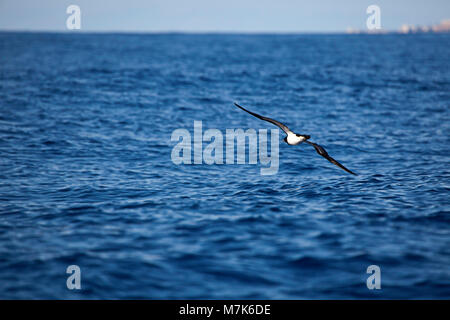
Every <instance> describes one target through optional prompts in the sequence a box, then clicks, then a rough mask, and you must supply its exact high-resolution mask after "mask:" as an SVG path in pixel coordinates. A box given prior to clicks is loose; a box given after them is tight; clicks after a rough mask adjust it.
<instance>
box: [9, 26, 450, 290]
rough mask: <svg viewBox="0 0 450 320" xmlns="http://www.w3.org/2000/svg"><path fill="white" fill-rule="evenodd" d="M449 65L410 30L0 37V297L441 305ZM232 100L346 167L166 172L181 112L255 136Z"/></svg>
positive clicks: (448, 221)
mask: <svg viewBox="0 0 450 320" xmlns="http://www.w3.org/2000/svg"><path fill="white" fill-rule="evenodd" d="M449 56H450V36H449V35H430V34H425V35H351V36H347V35H225V34H224V35H217V34H210V35H184V34H160V35H145V34H141V35H133V34H76V33H74V34H50V33H49V34H45V33H42V34H39V33H0V155H1V157H0V298H4V299H5V298H6V299H23V298H27V299H28V298H30V299H42V298H50V299H79V298H85V299H99V298H110V299H122V298H137V299H144V298H149V299H181V298H190V299H197V298H207V299H218V298H224V299H228V298H241V299H265V298H269V299H272V298H277V299H304V298H307V299H329V298H337V299H347V298H349V299H392V298H396V299H398V298H406V299H417V298H425V299H428V298H439V299H449V298H450V268H449V264H450V228H449V226H450V218H449V213H450V201H449V189H450V184H449V177H450V166H449V164H450V150H449V143H450V124H449V120H450V108H449V107H450V105H449V101H450V99H449V98H450V96H449V92H450V69H449V66H450V60H449ZM234 101H237V102H239V103H241V104H242V105H244V106H246V107H247V108H249V109H250V110H252V111H255V112H258V113H260V114H263V115H266V116H269V117H273V118H275V119H278V120H279V121H282V122H284V123H286V124H287V125H288V126H289V127H290V128H292V129H293V130H295V131H297V132H300V133H304V134H309V135H311V136H312V138H311V140H312V141H315V142H317V143H319V144H321V145H322V146H324V147H325V148H326V149H327V151H328V152H329V154H330V155H331V156H333V157H335V158H336V159H337V160H339V161H341V162H342V163H343V164H344V165H345V166H347V167H348V168H349V169H351V170H353V171H355V172H357V173H358V174H359V175H358V176H356V177H354V176H351V175H349V174H347V173H346V172H344V171H342V170H341V169H339V168H338V167H336V166H334V165H332V164H330V163H329V162H328V161H326V160H325V159H323V158H321V157H320V156H319V155H317V154H316V153H315V151H314V149H313V148H312V147H311V146H308V145H305V144H302V145H299V146H295V147H292V146H288V145H286V144H284V143H281V144H280V165H279V171H278V173H277V174H276V175H272V176H263V175H261V174H260V168H261V165H260V164H257V165H236V164H235V165H206V164H200V165H194V164H193V165H175V164H174V163H173V162H172V160H171V152H172V148H173V147H174V145H175V144H176V143H174V142H173V141H171V139H170V138H171V134H172V132H173V131H174V130H176V129H179V128H186V129H187V130H189V131H190V132H191V133H193V124H194V120H198V121H200V120H201V121H202V123H203V129H204V130H207V129H210V128H214V129H219V130H221V131H222V132H225V130H226V129H227V128H243V129H248V128H254V129H272V128H275V127H274V126H272V125H271V124H269V123H266V122H263V121H260V120H258V119H256V118H254V117H252V116H250V115H248V114H246V113H245V112H243V111H241V110H239V109H237V108H236V107H234V106H233V102H234ZM282 137H283V135H280V141H281V139H282ZM69 265H78V266H79V267H80V269H81V286H82V288H81V290H68V289H67V287H66V280H67V277H68V276H69V275H68V274H66V268H67V267H68V266H69ZM370 265H377V266H379V267H380V269H381V290H369V289H368V288H367V286H366V280H367V278H368V277H369V276H370V274H367V273H366V270H367V267H368V266H370Z"/></svg>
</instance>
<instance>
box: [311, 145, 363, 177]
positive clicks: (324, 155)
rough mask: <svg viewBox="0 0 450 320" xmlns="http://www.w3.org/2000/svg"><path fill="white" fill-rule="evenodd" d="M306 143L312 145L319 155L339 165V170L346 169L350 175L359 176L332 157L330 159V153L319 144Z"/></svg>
mask: <svg viewBox="0 0 450 320" xmlns="http://www.w3.org/2000/svg"><path fill="white" fill-rule="evenodd" d="M305 142H306V143H308V144H310V145H312V146H313V147H314V149H316V151H317V153H318V154H319V155H321V156H322V157H324V158H325V159H327V160H328V161H330V162H331V163H332V164H335V165H337V166H338V167H339V168H342V169H344V170H345V171H347V172H348V173H351V174H353V175H355V176H357V174H356V173H354V172H352V171H350V170H348V169H347V168H346V167H344V166H343V165H342V164H340V163H339V162H337V161H336V160H334V159H333V158H332V157H330V156H329V155H328V152H326V150H325V149H324V148H322V147H321V146H319V145H318V144H316V143H314V142H310V141H305Z"/></svg>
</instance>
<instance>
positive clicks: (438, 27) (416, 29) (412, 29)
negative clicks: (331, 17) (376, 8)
mask: <svg viewBox="0 0 450 320" xmlns="http://www.w3.org/2000/svg"><path fill="white" fill-rule="evenodd" d="M449 32H450V19H446V20H442V21H441V22H440V23H438V24H434V25H430V26H420V25H412V24H403V25H402V26H401V27H400V29H399V30H396V31H392V30H383V29H375V30H363V29H353V28H347V34H361V33H368V34H383V33H402V34H408V33H449Z"/></svg>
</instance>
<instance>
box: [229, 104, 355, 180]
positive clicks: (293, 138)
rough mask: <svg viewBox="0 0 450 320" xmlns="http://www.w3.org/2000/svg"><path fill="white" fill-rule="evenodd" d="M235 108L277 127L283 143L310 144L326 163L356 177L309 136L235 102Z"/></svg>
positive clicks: (293, 144)
mask: <svg viewBox="0 0 450 320" xmlns="http://www.w3.org/2000/svg"><path fill="white" fill-rule="evenodd" d="M234 104H235V106H236V107H238V108H240V109H242V110H244V111H245V112H248V113H250V114H251V115H252V116H254V117H256V118H259V119H261V120H264V121H268V122H270V123H273V124H274V125H276V126H277V127H279V128H280V129H281V130H283V131H284V132H285V133H286V135H287V136H286V137H284V139H283V140H284V142H286V143H287V144H289V145H291V146H295V145H297V144H300V143H302V142H306V143H307V144H310V145H312V146H313V147H314V149H316V152H317V153H318V154H319V155H321V156H322V157H324V158H325V159H327V160H328V161H330V162H331V163H332V164H335V165H337V166H338V167H339V168H342V169H344V170H345V171H347V172H348V173H351V174H353V175H355V176H356V175H357V174H356V173H354V172H352V171H350V170H349V169H347V168H346V167H344V166H343V165H342V164H340V163H339V162H337V161H336V160H334V159H333V158H332V157H330V156H329V155H328V152H326V151H325V149H324V148H323V147H321V146H319V145H318V144H316V143H314V142H311V141H308V139H309V138H310V136H308V135H306V134H297V133H294V132H292V131H291V130H290V129H289V128H288V127H286V126H285V125H284V124H282V123H281V122H278V121H276V120H273V119H270V118H267V117H263V116H260V115H259V114H256V113H254V112H251V111H249V110H247V109H245V108H244V107H241V106H240V105H238V104H237V103H236V102H235V103H234Z"/></svg>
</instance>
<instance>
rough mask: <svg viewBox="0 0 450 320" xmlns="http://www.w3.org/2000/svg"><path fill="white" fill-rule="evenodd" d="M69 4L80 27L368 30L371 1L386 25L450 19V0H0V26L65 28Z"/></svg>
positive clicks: (196, 30) (184, 29) (155, 29)
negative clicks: (76, 10)
mask: <svg viewBox="0 0 450 320" xmlns="http://www.w3.org/2000/svg"><path fill="white" fill-rule="evenodd" d="M70 4H76V5H78V6H79V7H80V8H81V28H82V30H81V31H130V32H133V31H139V32H146V31H151V32H155V31H187V32H342V31H345V30H346V29H347V28H349V27H351V28H358V29H365V25H366V24H365V23H366V19H367V15H366V8H367V7H368V6H369V5H371V4H376V5H378V6H380V8H381V27H382V29H386V30H397V29H399V28H400V26H401V25H402V24H405V23H406V24H420V25H430V24H436V23H439V22H440V21H441V20H443V19H449V18H450V0H426V1H423V0H409V1H408V0H382V1H378V0H377V1H375V0H370V1H366V0H341V1H338V0H312V1H301V0H225V1H219V0H126V1H118V0H70V1H66V0H38V1H31V0H0V30H33V31H37V30H48V31H66V19H67V16H68V15H67V14H66V8H67V7H68V6H69V5H70Z"/></svg>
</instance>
